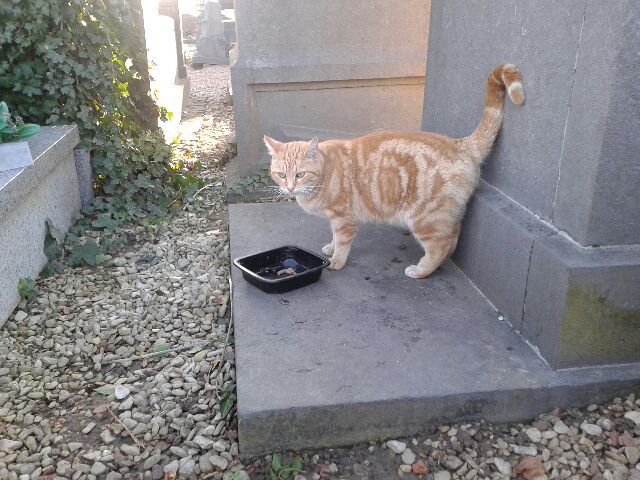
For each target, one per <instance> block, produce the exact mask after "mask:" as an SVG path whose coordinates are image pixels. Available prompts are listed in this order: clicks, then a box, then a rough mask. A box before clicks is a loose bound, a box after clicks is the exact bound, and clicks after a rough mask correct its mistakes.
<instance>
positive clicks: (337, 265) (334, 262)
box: [329, 257, 347, 270]
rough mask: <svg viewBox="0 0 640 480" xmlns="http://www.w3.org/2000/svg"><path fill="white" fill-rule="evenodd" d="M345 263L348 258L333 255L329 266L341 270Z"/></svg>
mask: <svg viewBox="0 0 640 480" xmlns="http://www.w3.org/2000/svg"><path fill="white" fill-rule="evenodd" d="M345 263H347V262H346V260H342V259H337V258H334V257H331V258H330V259H329V268H330V269H331V270H340V269H341V268H342V267H344V264H345Z"/></svg>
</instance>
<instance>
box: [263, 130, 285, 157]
mask: <svg viewBox="0 0 640 480" xmlns="http://www.w3.org/2000/svg"><path fill="white" fill-rule="evenodd" d="M263 140H264V144H265V145H266V146H267V150H269V154H270V155H271V156H272V157H277V156H278V154H277V152H278V150H280V147H282V143H281V142H279V141H277V140H274V139H273V138H270V137H267V136H266V135H265V136H264V138H263Z"/></svg>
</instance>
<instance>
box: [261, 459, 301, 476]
mask: <svg viewBox="0 0 640 480" xmlns="http://www.w3.org/2000/svg"><path fill="white" fill-rule="evenodd" d="M301 471H302V460H301V459H300V457H294V458H293V459H292V460H291V462H290V463H283V461H282V457H280V455H278V454H277V453H274V454H273V455H272V457H271V467H270V469H269V472H268V473H267V480H289V479H292V478H293V477H295V476H296V475H297V474H298V473H300V472H301Z"/></svg>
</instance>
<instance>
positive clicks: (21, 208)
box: [0, 126, 80, 326]
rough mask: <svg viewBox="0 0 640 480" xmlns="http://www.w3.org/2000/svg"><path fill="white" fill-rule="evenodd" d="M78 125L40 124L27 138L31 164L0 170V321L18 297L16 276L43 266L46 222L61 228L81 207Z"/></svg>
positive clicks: (29, 274)
mask: <svg viewBox="0 0 640 480" xmlns="http://www.w3.org/2000/svg"><path fill="white" fill-rule="evenodd" d="M78 141H79V137H78V129H77V128H76V127H75V126H69V127H45V128H43V129H42V130H41V131H40V133H38V135H36V136H35V137H33V138H31V139H30V140H29V148H30V149H31V153H32V155H33V159H34V163H33V165H31V166H29V167H26V168H22V169H16V170H9V171H5V172H0V252H2V255H1V256H0V326H1V325H2V324H3V323H4V322H5V321H6V319H7V318H8V316H9V314H10V313H11V312H12V311H13V309H14V308H15V306H16V305H17V304H18V302H19V301H20V297H19V295H18V289H17V285H18V280H19V279H20V278H22V277H31V278H35V277H37V276H38V274H39V273H40V271H41V270H42V268H43V267H44V266H45V265H46V263H47V259H46V257H45V255H44V237H45V221H46V219H50V220H51V221H52V223H53V225H54V226H55V227H56V228H58V229H60V230H62V231H63V232H66V231H67V230H68V229H69V228H70V227H71V226H72V225H73V222H74V217H75V215H76V213H78V211H79V210H80V194H79V190H78V177H77V175H76V166H75V160H74V156H73V148H74V147H75V146H76V145H77V144H78Z"/></svg>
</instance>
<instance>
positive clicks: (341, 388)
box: [229, 204, 640, 458]
mask: <svg viewBox="0 0 640 480" xmlns="http://www.w3.org/2000/svg"><path fill="white" fill-rule="evenodd" d="M229 223H230V230H231V232H230V234H231V257H232V258H236V257H239V256H242V255H247V254H250V253H256V252H259V251H262V250H266V249H269V248H274V247H278V246H282V245H287V244H290V245H291V244H292V245H298V246H300V247H303V248H308V249H310V250H312V251H315V252H320V249H321V248H322V246H323V245H324V244H326V243H328V242H329V240H330V235H331V233H330V229H329V225H328V222H326V221H324V220H322V219H319V218H315V217H311V216H309V215H307V214H305V213H304V212H303V211H302V210H301V209H300V207H298V206H297V205H295V204H236V205H230V206H229ZM420 255H421V251H420V248H419V246H418V245H417V244H416V242H415V241H414V240H413V238H412V237H410V236H405V235H402V233H401V232H400V231H399V230H398V229H395V228H392V227H388V226H365V227H363V228H361V230H360V232H359V234H358V236H357V238H356V240H355V242H354V245H353V249H352V251H351V256H350V258H349V261H348V263H347V265H346V266H345V268H344V269H342V270H340V271H330V270H326V271H325V272H324V273H323V274H322V278H321V279H320V281H319V282H318V283H315V284H312V285H310V286H308V287H305V288H303V289H300V290H296V291H293V292H289V293H286V294H281V295H269V294H266V293H263V292H262V291H260V290H258V289H256V288H255V287H253V286H251V285H249V284H248V283H246V282H245V281H244V279H243V278H242V275H241V273H240V271H239V270H238V269H237V268H235V267H232V280H233V316H234V321H235V344H236V368H237V393H238V422H239V434H240V449H241V454H242V455H243V456H244V457H246V458H248V457H252V456H257V455H261V454H265V453H268V452H271V451H278V450H285V449H302V448H307V447H337V446H342V445H349V444H354V443H358V442H362V441H367V440H374V439H385V438H390V437H397V436H406V435H411V434H414V433H417V432H420V431H427V430H429V429H431V428H433V427H436V426H438V425H440V424H442V423H447V422H452V421H462V420H472V419H480V418H485V419H487V420H489V421H517V420H524V419H527V418H532V417H534V416H535V415H537V414H539V413H541V412H544V411H547V410H550V409H552V408H554V407H556V406H569V405H572V406H583V405H586V404H588V403H590V402H592V401H600V400H604V399H605V398H606V397H610V396H613V395H616V394H618V393H619V392H622V391H624V390H625V389H628V388H631V387H632V386H635V385H637V384H639V383H640V364H635V365H627V366H625V367H624V368H622V367H620V366H611V367H600V368H593V369H586V368H583V369H574V370H565V371H553V370H552V369H550V368H549V367H548V366H547V365H546V364H545V363H544V361H542V360H541V359H540V357H538V355H537V354H536V353H535V351H534V350H533V349H532V348H531V347H530V346H529V345H527V344H526V343H525V342H524V341H523V340H522V338H521V337H520V336H518V335H517V333H516V332H514V331H513V330H512V329H511V328H510V326H509V325H508V324H507V323H505V322H503V321H501V320H500V318H501V317H500V314H499V312H497V311H496V310H495V309H494V308H493V307H492V305H491V304H490V302H488V301H487V300H486V299H485V298H484V296H483V295H482V294H481V293H480V292H479V291H478V290H477V289H476V288H475V287H474V285H473V284H472V283H471V282H470V281H469V280H468V279H467V278H466V277H465V276H464V275H463V273H462V272H461V271H460V270H458V269H457V267H456V266H455V265H454V264H452V263H451V262H448V263H446V264H445V265H444V266H443V267H441V268H440V269H438V270H437V271H436V272H435V273H434V274H433V275H431V276H430V277H429V278H427V279H423V280H414V279H410V278H408V277H406V276H405V275H404V268H405V267H406V266H407V265H409V264H411V263H415V261H416V260H417V259H418V258H419V257H420ZM504 282H509V279H508V278H505V279H504ZM285 299H286V300H287V301H286V302H285V301H282V300H285Z"/></svg>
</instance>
